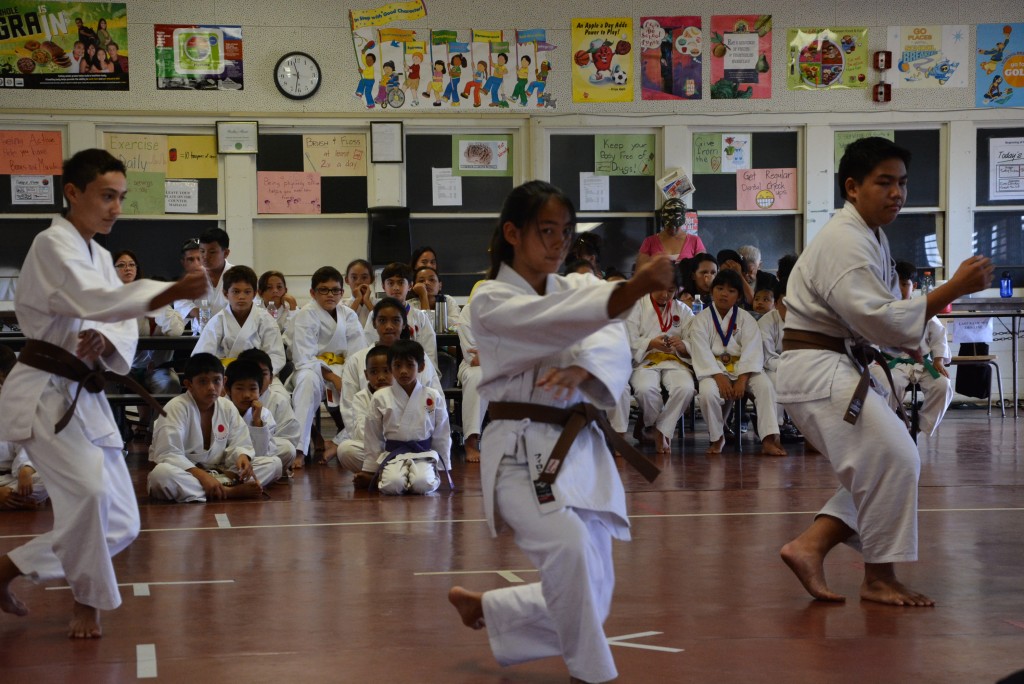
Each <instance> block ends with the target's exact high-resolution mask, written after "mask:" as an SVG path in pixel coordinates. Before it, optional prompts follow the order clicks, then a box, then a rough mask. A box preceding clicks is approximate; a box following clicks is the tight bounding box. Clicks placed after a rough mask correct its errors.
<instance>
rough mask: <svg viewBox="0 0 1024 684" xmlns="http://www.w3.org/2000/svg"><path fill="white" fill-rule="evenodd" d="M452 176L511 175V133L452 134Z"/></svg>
mask: <svg viewBox="0 0 1024 684" xmlns="http://www.w3.org/2000/svg"><path fill="white" fill-rule="evenodd" d="M452 159H453V160H454V166H453V168H452V175H453V176H511V175H512V136H511V135H478V134H468V135H453V136H452Z"/></svg>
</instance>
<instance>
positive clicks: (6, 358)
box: [0, 344, 18, 375]
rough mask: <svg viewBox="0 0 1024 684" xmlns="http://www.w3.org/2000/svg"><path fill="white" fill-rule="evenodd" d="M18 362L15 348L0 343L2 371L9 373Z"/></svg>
mask: <svg viewBox="0 0 1024 684" xmlns="http://www.w3.org/2000/svg"><path fill="white" fill-rule="evenodd" d="M17 362H18V357H17V356H16V355H15V353H14V350H13V349H11V348H10V347H8V346H7V345H6V344H0V373H3V374H4V375H7V374H8V373H10V372H11V369H12V368H14V364H16V363H17Z"/></svg>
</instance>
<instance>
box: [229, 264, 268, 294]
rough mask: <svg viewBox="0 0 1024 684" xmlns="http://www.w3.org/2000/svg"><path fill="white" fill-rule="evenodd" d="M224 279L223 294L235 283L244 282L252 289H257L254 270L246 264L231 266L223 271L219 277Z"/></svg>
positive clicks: (257, 280)
mask: <svg viewBox="0 0 1024 684" xmlns="http://www.w3.org/2000/svg"><path fill="white" fill-rule="evenodd" d="M221 280H223V281H224V284H223V285H222V287H223V288H224V292H225V294H226V293H227V291H228V290H229V289H231V286H232V285H234V284H235V283H245V284H246V285H250V286H252V289H254V290H255V289H257V283H258V282H259V279H258V278H257V277H256V271H254V270H252V269H251V268H249V267H248V266H232V267H231V268H229V269H228V270H226V271H224V275H223V277H222V278H221Z"/></svg>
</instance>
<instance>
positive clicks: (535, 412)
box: [487, 401, 661, 484]
mask: <svg viewBox="0 0 1024 684" xmlns="http://www.w3.org/2000/svg"><path fill="white" fill-rule="evenodd" d="M487 413H488V415H490V417H491V420H532V421H534V422H537V423H548V424H551V425H561V426H562V434H561V435H559V437H558V441H557V442H555V446H554V448H553V449H551V455H550V456H548V460H547V462H546V463H545V464H544V469H543V471H542V472H541V474H540V477H538V478H537V479H538V480H540V481H541V482H545V483H547V484H551V483H553V482H554V481H555V478H556V477H558V471H559V469H560V468H561V467H562V463H563V462H564V461H565V456H566V454H568V453H569V447H570V446H572V443H573V442H574V441H576V435H578V434H579V433H580V430H582V429H583V428H584V427H586V426H587V425H589V424H590V423H596V424H597V427H599V428H600V429H601V432H602V433H604V438H605V441H606V442H608V447H609V448H610V449H612V451H617V452H618V453H619V454H621V455H622V457H623V458H624V459H626V462H627V463H629V464H630V465H631V466H633V467H634V468H636V469H637V471H639V472H640V474H641V475H643V476H644V479H646V480H647V481H648V482H654V480H655V478H657V477H658V475H659V474H661V470H660V469H659V468H658V467H657V466H656V465H654V464H653V463H651V461H650V460H649V459H648V458H647V457H645V456H644V455H643V454H641V453H640V452H639V451H637V450H636V449H635V448H634V447H633V445H632V444H630V443H629V442H627V441H626V440H625V439H623V438H622V436H621V435H619V433H617V432H615V430H613V429H612V426H611V423H609V422H608V416H606V415H605V412H604V411H603V410H601V409H599V408H597V407H596V406H594V405H593V404H588V403H586V402H580V403H578V404H573V405H572V406H570V407H569V408H564V409H560V408H555V407H554V406H543V405H541V404H528V403H526V402H521V401H495V402H491V403H490V404H489V405H488V407H487Z"/></svg>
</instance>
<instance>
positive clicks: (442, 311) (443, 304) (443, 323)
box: [434, 295, 448, 333]
mask: <svg viewBox="0 0 1024 684" xmlns="http://www.w3.org/2000/svg"><path fill="white" fill-rule="evenodd" d="M434 330H435V331H437V332H439V333H443V332H447V331H448V300H447V299H445V298H444V296H443V295H438V297H437V300H436V301H435V302H434Z"/></svg>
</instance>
